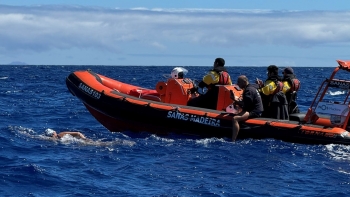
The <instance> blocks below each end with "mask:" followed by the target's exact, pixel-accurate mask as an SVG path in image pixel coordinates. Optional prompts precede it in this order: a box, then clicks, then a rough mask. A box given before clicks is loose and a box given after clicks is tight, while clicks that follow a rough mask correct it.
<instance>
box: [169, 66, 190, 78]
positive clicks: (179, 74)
mask: <svg viewBox="0 0 350 197" xmlns="http://www.w3.org/2000/svg"><path fill="white" fill-rule="evenodd" d="M187 73H188V70H186V69H185V68H182V67H175V68H174V69H173V70H172V71H171V74H170V75H171V78H173V79H183V78H184V76H185V75H186V74H187Z"/></svg>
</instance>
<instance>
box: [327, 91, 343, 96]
mask: <svg viewBox="0 0 350 197" xmlns="http://www.w3.org/2000/svg"><path fill="white" fill-rule="evenodd" d="M345 93H346V92H345V91H335V92H332V91H329V92H328V94H329V95H332V96H336V95H342V94H345Z"/></svg>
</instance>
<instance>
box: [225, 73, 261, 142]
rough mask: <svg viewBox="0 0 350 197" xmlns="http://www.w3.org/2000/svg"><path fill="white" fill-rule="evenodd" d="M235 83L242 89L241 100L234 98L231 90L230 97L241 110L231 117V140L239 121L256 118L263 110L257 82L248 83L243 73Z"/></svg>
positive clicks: (237, 128)
mask: <svg viewBox="0 0 350 197" xmlns="http://www.w3.org/2000/svg"><path fill="white" fill-rule="evenodd" d="M237 85H238V86H239V87H240V88H242V89H243V95H242V101H238V100H236V98H235V96H234V95H233V93H232V92H231V99H232V100H234V102H236V103H238V104H239V105H240V106H241V107H242V112H241V113H239V114H237V115H235V116H234V117H233V125H232V141H235V140H236V138H237V135H238V132H239V122H240V121H244V120H247V119H250V118H258V117H260V116H261V114H262V112H263V111H264V108H263V104H262V101H261V96H260V93H259V91H258V88H259V85H258V84H250V83H249V80H248V78H247V77H246V76H245V75H241V76H239V77H238V79H237Z"/></svg>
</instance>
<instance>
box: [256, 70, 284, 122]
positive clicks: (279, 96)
mask: <svg viewBox="0 0 350 197" xmlns="http://www.w3.org/2000/svg"><path fill="white" fill-rule="evenodd" d="M267 77H268V78H267V79H266V81H265V83H264V84H263V83H262V81H261V80H258V84H259V86H260V89H259V92H260V95H261V97H262V101H263V106H264V109H265V111H264V112H263V114H262V116H263V117H266V118H276V119H282V120H286V119H289V114H288V102H287V98H286V96H285V95H284V94H283V92H282V89H283V83H282V78H281V77H280V76H279V75H278V67H277V66H275V65H270V66H269V67H267Z"/></svg>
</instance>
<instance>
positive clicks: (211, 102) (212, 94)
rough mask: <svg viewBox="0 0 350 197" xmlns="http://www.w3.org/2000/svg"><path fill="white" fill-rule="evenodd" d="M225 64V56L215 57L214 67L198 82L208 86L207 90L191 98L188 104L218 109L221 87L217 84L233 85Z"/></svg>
mask: <svg viewBox="0 0 350 197" xmlns="http://www.w3.org/2000/svg"><path fill="white" fill-rule="evenodd" d="M224 66H225V60H224V59H223V58H216V59H215V61H214V64H213V69H212V70H210V71H209V72H208V74H207V75H205V76H204V77H203V79H202V81H201V82H200V83H199V84H198V86H199V87H200V88H204V87H206V88H207V89H208V90H207V92H206V93H205V94H202V95H199V96H198V97H194V98H192V99H190V100H189V101H188V103H187V105H188V106H194V107H202V108H207V109H214V110H216V105H217V101H218V93H219V88H218V87H216V85H232V81H231V77H230V75H229V74H228V72H227V70H226V68H225V67H224Z"/></svg>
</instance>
